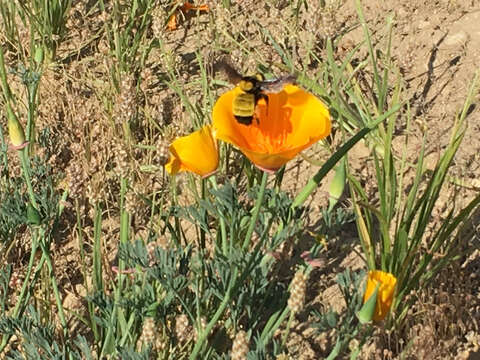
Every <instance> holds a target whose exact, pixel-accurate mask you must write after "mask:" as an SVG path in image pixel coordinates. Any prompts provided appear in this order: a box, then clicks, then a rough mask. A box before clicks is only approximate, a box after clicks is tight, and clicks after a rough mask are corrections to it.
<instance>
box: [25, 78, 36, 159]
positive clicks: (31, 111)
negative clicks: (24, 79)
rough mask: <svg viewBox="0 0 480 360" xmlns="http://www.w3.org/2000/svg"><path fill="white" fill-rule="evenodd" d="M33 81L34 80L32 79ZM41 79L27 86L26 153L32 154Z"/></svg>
mask: <svg viewBox="0 0 480 360" xmlns="http://www.w3.org/2000/svg"><path fill="white" fill-rule="evenodd" d="M32 81H33V80H32ZM39 83H40V80H36V81H33V83H32V84H31V85H29V86H28V87H27V89H28V113H27V134H26V137H27V141H28V146H27V147H26V150H25V151H26V153H27V155H28V154H31V153H32V149H33V144H34V142H35V109H36V99H37V90H38V84H39Z"/></svg>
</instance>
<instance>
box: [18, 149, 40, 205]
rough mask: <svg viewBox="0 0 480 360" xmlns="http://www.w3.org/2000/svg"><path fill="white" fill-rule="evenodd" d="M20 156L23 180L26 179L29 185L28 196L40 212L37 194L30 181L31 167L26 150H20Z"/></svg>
mask: <svg viewBox="0 0 480 360" xmlns="http://www.w3.org/2000/svg"><path fill="white" fill-rule="evenodd" d="M19 156H20V162H21V163H22V172H23V178H24V179H25V184H26V185H27V191H28V196H29V198H30V202H31V204H32V206H33V207H34V208H35V209H36V210H38V205H37V201H36V200H35V194H34V192H33V187H32V181H31V179H30V167H29V161H28V157H27V150H26V148H24V149H22V150H19Z"/></svg>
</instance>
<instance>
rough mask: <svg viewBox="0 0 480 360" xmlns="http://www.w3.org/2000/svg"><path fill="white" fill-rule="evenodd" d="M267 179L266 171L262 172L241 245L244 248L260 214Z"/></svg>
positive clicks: (248, 243) (248, 242) (247, 244)
mask: <svg viewBox="0 0 480 360" xmlns="http://www.w3.org/2000/svg"><path fill="white" fill-rule="evenodd" d="M267 179H268V174H267V173H266V172H263V176H262V183H261V185H260V190H259V193H258V198H257V202H256V203H255V207H254V209H253V213H252V218H251V219H250V225H249V226H248V230H247V235H246V236H245V241H244V242H243V246H242V249H244V250H245V249H247V248H248V246H249V245H250V241H251V240H252V235H253V230H254V229H255V224H256V223H257V220H258V215H259V214H260V209H261V207H262V203H263V198H264V197H265V189H266V187H267Z"/></svg>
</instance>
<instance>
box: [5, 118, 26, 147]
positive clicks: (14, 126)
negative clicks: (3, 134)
mask: <svg viewBox="0 0 480 360" xmlns="http://www.w3.org/2000/svg"><path fill="white" fill-rule="evenodd" d="M8 113H9V114H8V115H9V116H8V134H9V136H10V142H11V143H12V145H13V146H15V147H16V148H20V147H22V145H24V144H25V133H24V131H23V127H22V124H20V122H19V121H18V119H17V117H16V116H15V115H14V114H13V112H11V110H10V111H9V112H8Z"/></svg>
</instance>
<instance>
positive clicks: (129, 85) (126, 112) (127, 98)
mask: <svg viewBox="0 0 480 360" xmlns="http://www.w3.org/2000/svg"><path fill="white" fill-rule="evenodd" d="M136 111H137V97H136V89H135V80H134V78H133V75H125V77H124V78H123V79H122V82H121V84H120V93H119V94H118V97H117V102H116V104H115V109H114V114H113V116H114V120H115V122H116V123H117V124H122V123H124V122H127V121H130V119H132V118H133V117H134V115H135V114H136Z"/></svg>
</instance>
